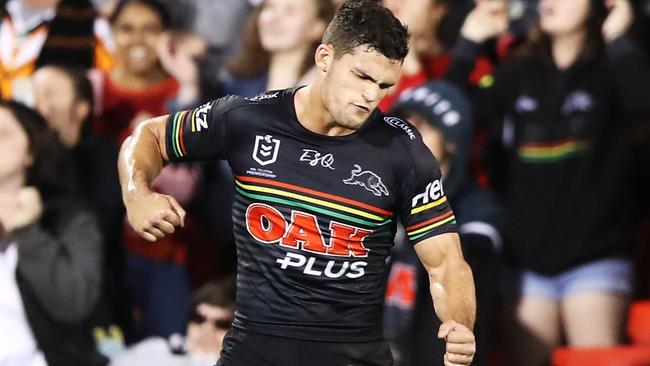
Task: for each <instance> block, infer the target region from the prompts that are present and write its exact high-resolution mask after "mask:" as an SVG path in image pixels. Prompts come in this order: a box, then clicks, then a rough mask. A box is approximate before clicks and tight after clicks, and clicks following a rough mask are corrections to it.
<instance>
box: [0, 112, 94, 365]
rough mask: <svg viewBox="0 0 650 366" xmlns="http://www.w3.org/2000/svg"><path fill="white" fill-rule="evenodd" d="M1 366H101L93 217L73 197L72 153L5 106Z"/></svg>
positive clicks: (37, 119) (36, 118) (31, 117)
mask: <svg viewBox="0 0 650 366" xmlns="http://www.w3.org/2000/svg"><path fill="white" fill-rule="evenodd" d="M0 149H1V151H0V207H2V210H0V282H2V283H0V299H2V300H0V304H1V305H0V323H2V324H8V326H6V327H5V326H3V327H1V328H0V339H2V340H3V341H2V344H1V345H0V364H2V365H9V366H14V365H15V366H19V365H20V366H23V365H49V366H95V365H105V364H106V360H105V359H104V358H103V357H101V356H100V355H98V354H97V352H96V351H95V347H94V343H93V340H92V337H91V332H90V327H89V326H88V323H87V321H88V317H89V315H90V314H91V312H92V310H93V309H94V307H95V303H96V301H97V298H98V295H99V288H100V286H99V285H100V282H101V266H100V264H101V261H102V251H101V234H100V231H99V228H98V226H97V223H96V222H95V218H94V216H93V215H92V214H90V213H89V212H88V211H87V210H85V209H84V208H83V207H82V206H81V204H79V203H77V201H75V200H74V199H72V198H69V197H70V196H69V195H68V192H69V182H70V181H71V180H70V179H68V178H67V176H66V172H67V171H68V169H67V166H68V164H67V163H66V157H67V155H66V151H65V150H64V148H63V147H62V146H61V145H60V144H59V143H58V141H57V139H56V136H55V135H54V134H53V133H51V132H49V130H48V129H47V126H46V123H45V121H44V120H43V119H42V117H41V116H40V115H39V114H38V113H37V112H35V111H33V110H31V109H29V108H27V107H25V106H23V105H21V104H18V103H16V102H8V101H0Z"/></svg>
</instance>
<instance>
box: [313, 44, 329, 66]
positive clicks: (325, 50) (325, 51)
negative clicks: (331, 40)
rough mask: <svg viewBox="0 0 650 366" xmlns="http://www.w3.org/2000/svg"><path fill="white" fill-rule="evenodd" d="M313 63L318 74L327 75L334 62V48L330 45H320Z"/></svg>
mask: <svg viewBox="0 0 650 366" xmlns="http://www.w3.org/2000/svg"><path fill="white" fill-rule="evenodd" d="M314 61H315V63H316V67H318V70H320V72H322V73H327V71H328V70H329V69H330V68H331V67H332V62H333V61H334V48H333V47H332V45H331V44H322V43H321V44H320V45H319V46H318V48H316V53H315V54H314Z"/></svg>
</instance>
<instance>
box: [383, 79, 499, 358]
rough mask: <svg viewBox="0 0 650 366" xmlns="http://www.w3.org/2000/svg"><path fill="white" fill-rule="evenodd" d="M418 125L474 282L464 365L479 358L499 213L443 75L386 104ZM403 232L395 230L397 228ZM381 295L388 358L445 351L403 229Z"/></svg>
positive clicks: (457, 97)
mask: <svg viewBox="0 0 650 366" xmlns="http://www.w3.org/2000/svg"><path fill="white" fill-rule="evenodd" d="M391 112H392V113H393V114H395V115H397V116H399V117H400V118H402V119H404V120H407V121H408V122H409V123H411V124H412V125H413V126H414V127H416V128H417V129H418V131H419V132H420V134H421V135H422V140H423V141H424V143H425V145H426V146H427V147H428V148H429V150H431V152H432V153H433V155H434V156H435V157H436V158H437V159H438V161H439V162H440V169H441V170H442V174H443V184H444V187H445V194H446V195H447V197H448V200H449V202H450V204H451V205H452V206H453V207H454V210H455V212H456V220H457V224H458V228H459V233H460V238H461V241H462V243H463V246H462V248H463V255H464V256H465V259H466V260H467V261H468V263H469V264H470V266H471V267H472V271H473V274H474V281H475V283H476V298H477V308H478V309H479V311H478V312H477V318H476V323H475V328H474V330H475V334H476V339H477V353H476V356H475V357H474V361H473V362H472V365H474V366H480V365H485V364H486V361H487V360H486V359H485V358H486V355H487V351H488V349H489V347H488V344H489V342H488V335H489V334H488V321H489V320H490V318H491V317H492V313H493V310H494V307H495V300H496V299H497V297H496V295H497V291H496V290H495V288H496V287H497V284H496V280H497V276H496V273H497V269H498V261H497V253H498V250H499V248H500V247H501V246H502V239H501V233H500V231H501V227H502V218H501V216H502V215H501V212H500V208H499V205H498V203H497V202H496V197H495V196H494V195H493V194H492V193H491V192H489V191H488V190H486V189H483V188H481V187H479V186H478V184H477V183H476V182H475V180H474V178H473V177H472V175H471V174H470V173H469V169H468V160H469V155H470V150H471V148H472V136H473V133H472V130H473V123H472V122H473V121H472V118H473V117H472V112H471V107H470V102H469V101H468V100H467V98H466V97H465V95H464V94H463V92H462V91H461V90H460V89H458V88H457V87H456V86H454V85H452V84H451V83H449V82H446V81H429V82H426V83H424V84H421V85H417V86H415V87H412V88H409V89H407V90H405V91H404V92H403V93H402V94H401V95H400V96H399V98H398V99H397V100H396V102H395V105H394V107H393V109H392V111H391ZM401 232H402V233H403V231H401ZM395 243H396V248H395V250H394V251H393V254H392V256H391V260H392V267H391V272H390V275H389V282H388V287H387V293H386V303H385V312H384V320H385V329H386V334H387V337H388V338H389V340H390V342H391V346H392V348H393V350H394V351H395V353H396V356H397V357H396V364H397V365H399V366H407V365H422V366H425V365H438V364H439V361H438V360H440V358H441V357H442V355H443V354H444V353H445V349H444V348H445V347H444V343H443V342H440V341H439V340H438V339H436V329H438V326H439V320H438V319H437V318H436V316H435V314H434V307H433V303H432V301H431V298H430V297H429V296H428V293H429V285H428V283H429V282H428V281H429V280H428V275H427V273H426V271H424V270H423V269H422V268H421V266H420V265H419V263H418V262H419V261H418V258H417V256H416V254H415V251H414V250H413V249H412V248H411V247H410V246H409V245H406V243H407V242H406V240H405V236H404V235H399V236H397V237H396V240H395Z"/></svg>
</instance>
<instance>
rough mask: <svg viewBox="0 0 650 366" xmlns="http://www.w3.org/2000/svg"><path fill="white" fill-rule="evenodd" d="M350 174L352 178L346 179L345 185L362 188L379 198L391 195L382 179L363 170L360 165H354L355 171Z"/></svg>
mask: <svg viewBox="0 0 650 366" xmlns="http://www.w3.org/2000/svg"><path fill="white" fill-rule="evenodd" d="M350 173H351V174H352V176H351V177H350V178H348V179H344V180H343V183H345V184H347V185H351V186H354V185H357V186H362V187H363V188H365V189H366V190H368V191H370V192H372V194H374V195H375V196H378V197H381V196H382V195H385V196H389V195H390V194H389V193H388V189H387V188H386V186H385V185H384V183H382V181H381V178H380V177H379V176H378V175H377V174H375V173H373V172H371V171H370V170H363V169H361V167H360V166H359V165H357V164H354V169H352V171H351V172H350Z"/></svg>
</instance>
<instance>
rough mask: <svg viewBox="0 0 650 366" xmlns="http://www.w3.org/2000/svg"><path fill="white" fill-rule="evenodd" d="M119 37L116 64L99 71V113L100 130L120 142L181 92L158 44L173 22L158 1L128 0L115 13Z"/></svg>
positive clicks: (113, 18) (115, 31)
mask: <svg viewBox="0 0 650 366" xmlns="http://www.w3.org/2000/svg"><path fill="white" fill-rule="evenodd" d="M110 21H111V26H112V29H113V34H114V36H115V44H116V53H115V61H116V65H115V69H114V70H112V71H111V72H110V73H109V72H104V73H102V74H101V75H98V74H95V75H93V81H94V82H95V90H96V92H97V96H96V98H97V100H98V101H99V102H98V104H97V109H98V113H99V118H98V120H97V125H96V126H95V127H96V131H98V132H100V133H101V134H103V135H105V136H108V137H111V138H113V139H115V140H116V141H120V142H121V140H122V139H124V138H125V137H126V136H128V134H129V133H130V132H131V131H132V129H133V127H134V126H136V125H137V124H138V122H140V121H142V120H144V119H146V118H147V117H150V116H152V115H159V114H164V113H166V112H167V109H166V108H165V103H166V102H167V101H168V100H170V99H171V98H173V97H175V96H176V94H177V92H178V83H177V81H176V80H175V79H174V78H173V77H171V76H169V74H168V73H167V71H166V70H165V69H164V68H163V67H162V65H161V64H160V62H159V59H158V54H157V51H156V50H157V44H158V42H159V41H160V36H161V34H162V33H163V31H165V30H167V29H168V28H169V26H170V16H169V13H168V11H167V9H166V8H165V7H164V6H163V5H162V4H161V3H160V2H159V1H158V0H123V1H121V2H119V3H118V4H117V6H116V8H115V11H114V12H113V15H112V16H111V18H110Z"/></svg>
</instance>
